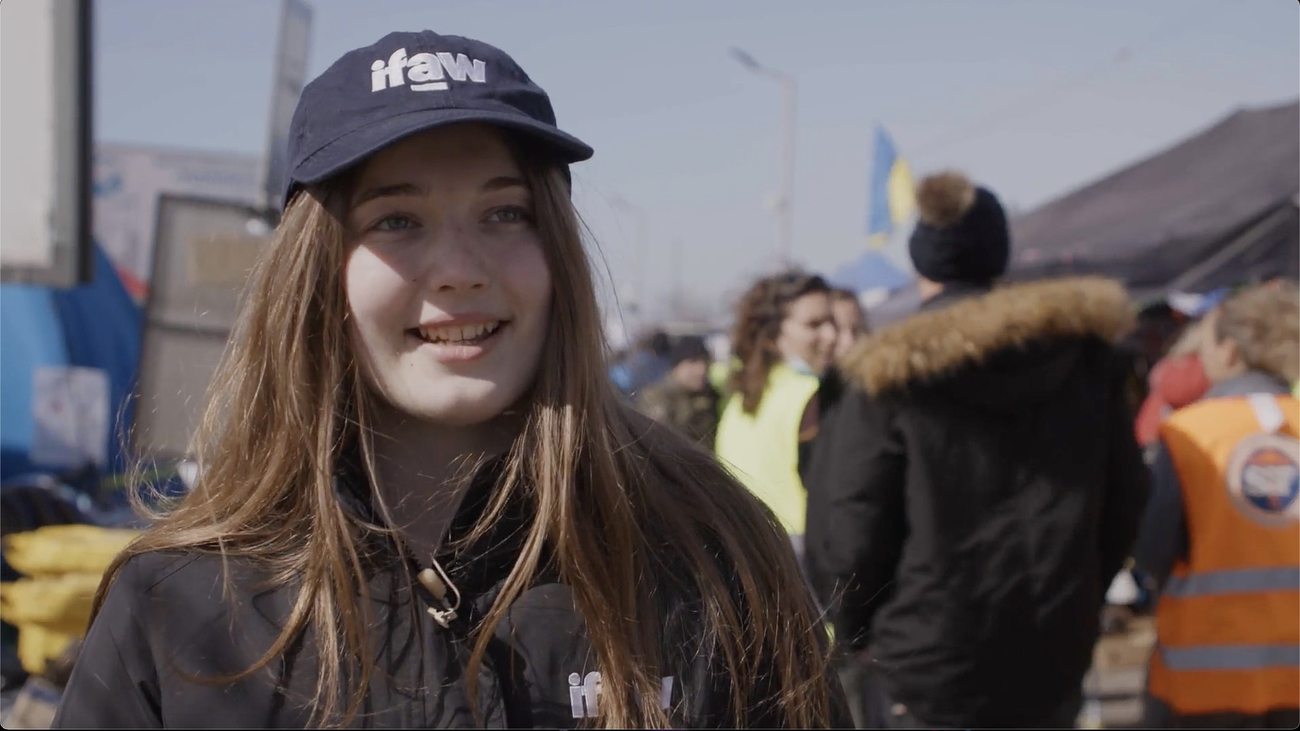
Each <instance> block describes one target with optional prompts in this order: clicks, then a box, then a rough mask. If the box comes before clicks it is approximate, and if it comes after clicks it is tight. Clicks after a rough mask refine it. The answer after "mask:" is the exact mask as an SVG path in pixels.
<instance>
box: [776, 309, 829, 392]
mask: <svg viewBox="0 0 1300 731" xmlns="http://www.w3.org/2000/svg"><path fill="white" fill-rule="evenodd" d="M835 336H836V330H835V318H834V317H833V316H832V314H831V298H830V296H829V295H828V294H826V293H825V292H809V293H808V294H805V295H803V296H802V297H800V298H799V299H796V300H794V301H793V302H791V303H790V305H789V306H788V307H787V308H786V316H785V319H784V320H782V321H781V332H780V334H779V335H777V338H776V349H777V352H779V353H780V354H781V357H782V358H783V359H785V360H787V361H791V360H801V361H803V362H804V363H807V364H808V367H809V368H811V369H812V371H813V373H816V374H817V375H819V376H820V375H822V374H823V373H825V372H826V367H827V366H828V365H830V362H831V355H832V353H833V352H834V351H835Z"/></svg>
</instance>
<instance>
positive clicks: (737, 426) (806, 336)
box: [716, 272, 837, 560]
mask: <svg viewBox="0 0 1300 731" xmlns="http://www.w3.org/2000/svg"><path fill="white" fill-rule="evenodd" d="M830 292H831V288H830V286H829V285H828V284H826V281H825V280H824V279H822V278H821V277H819V276H816V275H813V274H805V273H802V272H787V273H783V274H778V275H775V276H771V277H765V278H763V279H760V280H759V281H758V282H756V283H755V284H754V285H753V286H752V287H750V288H749V291H747V292H746V293H745V295H744V296H743V297H742V298H741V300H740V304H739V306H738V307H737V308H736V324H735V330H734V332H733V335H732V339H731V341H732V342H731V345H732V355H733V357H734V360H735V363H736V364H735V366H734V370H732V372H731V374H730V376H729V380H728V388H727V397H726V403H725V405H724V406H723V410H722V417H721V419H720V421H719V422H718V438H717V442H716V449H717V454H718V458H719V459H721V460H722V462H723V464H725V465H727V467H728V468H730V469H731V470H732V472H733V473H735V475H736V477H737V478H739V479H740V481H741V482H742V483H744V485H745V486H746V487H748V488H749V489H750V490H751V491H752V492H753V493H754V494H755V495H756V496H757V497H758V498H759V499H761V500H762V501H763V502H764V503H766V504H767V506H768V507H769V508H771V509H772V512H773V513H775V514H776V517H777V519H778V520H780V521H781V524H782V525H783V526H785V529H786V531H787V532H788V533H789V534H790V538H791V541H792V543H793V544H794V546H795V552H796V553H797V554H799V557H800V559H801V560H802V558H803V532H804V511H805V507H806V503H807V498H806V495H805V492H804V486H803V481H802V480H801V479H800V477H799V463H800V455H801V450H802V451H803V452H804V453H805V454H806V447H807V445H808V443H809V442H811V440H812V438H813V437H814V436H816V434H817V400H816V397H817V389H818V388H819V387H820V386H821V380H820V379H821V376H822V374H824V373H825V372H826V368H827V367H828V366H829V365H830V363H831V358H832V357H833V355H834V351H835V340H836V335H837V333H836V330H835V319H834V316H833V314H832V312H831V297H830Z"/></svg>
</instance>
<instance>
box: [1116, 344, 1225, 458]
mask: <svg viewBox="0 0 1300 731" xmlns="http://www.w3.org/2000/svg"><path fill="white" fill-rule="evenodd" d="M1150 384H1151V392H1150V394H1148V395H1147V399H1146V401H1143V402H1142V408H1141V409H1140V410H1138V415H1137V422H1136V424H1135V425H1134V428H1135V429H1136V432H1137V440H1138V444H1141V445H1142V446H1143V447H1149V446H1151V445H1152V444H1154V443H1155V442H1156V440H1158V439H1159V438H1160V424H1161V423H1163V422H1164V420H1165V419H1167V418H1169V415H1170V414H1171V413H1173V412H1174V410H1175V409H1181V408H1183V407H1184V406H1187V405H1188V404H1191V403H1193V402H1195V401H1197V400H1198V399H1200V398H1201V397H1202V396H1204V395H1205V392H1206V391H1208V390H1210V380H1209V379H1208V378H1206V377H1205V370H1204V369H1203V368H1201V359H1200V358H1199V357H1198V356H1197V355H1196V354H1195V353H1188V354H1187V355H1180V356H1176V357H1166V358H1162V359H1161V360H1160V362H1159V363H1156V367H1155V368H1153V369H1151V378H1150Z"/></svg>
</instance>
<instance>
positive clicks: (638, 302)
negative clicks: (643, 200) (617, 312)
mask: <svg viewBox="0 0 1300 731" xmlns="http://www.w3.org/2000/svg"><path fill="white" fill-rule="evenodd" d="M609 202H610V204H612V205H613V206H614V207H615V208H618V209H620V210H623V211H626V212H628V213H631V214H632V217H633V218H635V219H636V243H635V244H634V251H633V260H634V266H635V268H636V271H634V272H633V273H632V278H631V279H632V297H631V298H630V299H631V300H632V302H631V304H632V307H633V310H632V311H633V314H634V315H635V317H636V320H637V324H638V325H640V324H642V321H643V320H645V307H644V303H645V299H646V297H645V254H646V216H645V209H643V208H641V206H638V205H636V204H634V203H630V202H628V200H627V199H626V198H624V197H622V196H620V195H615V196H612V197H611V198H610V199H609Z"/></svg>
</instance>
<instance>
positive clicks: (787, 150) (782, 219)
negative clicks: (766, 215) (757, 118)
mask: <svg viewBox="0 0 1300 731" xmlns="http://www.w3.org/2000/svg"><path fill="white" fill-rule="evenodd" d="M731 57H732V58H734V59H736V60H737V61H739V62H740V65H742V66H744V67H745V68H746V69H748V70H749V71H751V72H752V73H755V74H758V75H759V76H766V77H768V78H771V79H776V80H777V81H779V82H781V192H780V194H779V195H778V196H777V202H776V215H777V239H776V244H777V249H778V255H779V257H780V258H781V263H782V264H783V265H786V266H788V265H790V264H792V263H793V261H794V256H793V255H794V246H793V236H794V234H793V228H792V224H791V214H792V212H793V204H794V110H795V82H794V77H793V76H791V75H790V74H787V73H785V72H784V71H778V70H776V69H773V68H768V67H767V66H764V65H763V64H761V63H759V62H758V61H756V60H755V59H754V57H753V56H751V55H749V54H748V53H746V52H745V51H743V50H741V49H739V48H732V49H731Z"/></svg>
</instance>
